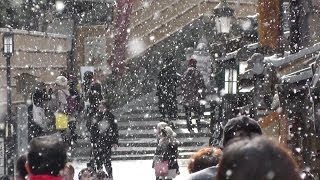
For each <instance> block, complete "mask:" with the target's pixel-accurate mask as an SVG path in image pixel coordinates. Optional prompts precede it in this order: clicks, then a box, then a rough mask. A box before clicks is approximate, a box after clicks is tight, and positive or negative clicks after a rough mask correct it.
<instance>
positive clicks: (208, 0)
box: [125, 0, 254, 62]
mask: <svg viewBox="0 0 320 180" xmlns="http://www.w3.org/2000/svg"><path fill="white" fill-rule="evenodd" d="M178 1H180V0H178ZM178 1H177V2H178ZM219 2H220V1H219V0H200V2H198V3H197V4H194V5H192V6H191V7H189V8H187V9H186V10H184V11H182V12H181V13H179V14H177V15H175V16H173V17H171V18H169V19H168V20H167V21H165V22H163V23H162V24H160V25H158V26H156V27H155V28H153V29H152V30H150V31H149V32H148V33H146V34H144V35H142V36H141V37H140V38H141V39H144V38H145V37H147V36H150V35H151V34H152V33H154V31H156V30H158V29H160V28H161V27H163V26H166V25H167V24H168V23H170V22H171V21H173V20H175V19H177V18H179V17H180V16H182V15H183V14H185V13H187V12H188V11H190V10H192V9H194V8H195V7H200V6H201V5H202V4H203V3H219ZM228 3H230V4H235V3H236V2H234V1H228ZM172 4H174V3H172ZM240 4H248V5H253V4H254V3H253V2H240ZM166 8H167V7H166ZM166 8H164V9H163V10H165V9H166ZM202 15H203V14H199V17H200V16H202ZM151 17H153V15H152V16H150V17H149V18H151ZM149 18H148V19H149ZM148 19H146V20H148ZM194 20H195V19H191V20H190V22H192V21H194ZM143 22H145V21H141V22H140V24H142V23H143ZM190 22H189V23H190ZM135 26H136V24H135ZM180 29H181V28H178V29H176V30H175V31H173V32H171V33H170V34H168V36H170V35H172V34H174V33H175V32H177V31H178V30H180ZM168 36H164V37H162V38H160V39H158V40H156V41H155V42H153V43H151V44H150V45H148V46H147V47H146V48H145V50H144V51H143V52H145V51H146V50H147V49H150V48H151V47H153V46H154V45H156V44H157V43H158V42H160V41H162V40H164V39H165V38H167V37H168ZM134 57H136V56H133V57H129V58H127V59H126V60H125V62H127V61H130V60H131V59H133V58H134Z"/></svg>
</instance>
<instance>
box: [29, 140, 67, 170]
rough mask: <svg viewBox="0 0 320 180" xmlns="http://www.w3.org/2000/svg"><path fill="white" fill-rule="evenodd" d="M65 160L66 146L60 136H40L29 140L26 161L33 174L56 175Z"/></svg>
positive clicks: (63, 165)
mask: <svg viewBox="0 0 320 180" xmlns="http://www.w3.org/2000/svg"><path fill="white" fill-rule="evenodd" d="M66 162H67V153H66V148H65V144H64V143H63V142H62V140H61V139H60V138H58V137H54V136H40V137H36V138H33V139H32V140H31V142H30V149H29V152H28V155H27V163H28V165H29V169H30V171H31V173H32V174H33V175H52V176H58V175H59V171H60V170H62V169H63V168H64V167H65V164H66Z"/></svg>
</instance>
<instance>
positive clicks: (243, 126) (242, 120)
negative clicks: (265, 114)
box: [222, 116, 262, 146]
mask: <svg viewBox="0 0 320 180" xmlns="http://www.w3.org/2000/svg"><path fill="white" fill-rule="evenodd" d="M257 135H262V129H261V127H260V125H259V124H258V122H257V121H255V120H254V119H251V118H250V117H248V116H238V117H235V118H232V119H230V120H229V121H228V122H227V124H226V125H225V127H224V129H223V137H222V145H223V146H226V145H227V144H230V141H231V140H233V141H234V140H235V139H241V138H243V137H244V138H246V137H253V136H257Z"/></svg>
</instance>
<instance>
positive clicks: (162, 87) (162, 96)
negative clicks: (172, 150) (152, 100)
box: [156, 59, 180, 126]
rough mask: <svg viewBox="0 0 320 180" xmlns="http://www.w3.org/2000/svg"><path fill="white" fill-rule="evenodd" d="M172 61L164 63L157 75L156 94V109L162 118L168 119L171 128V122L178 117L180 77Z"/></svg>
mask: <svg viewBox="0 0 320 180" xmlns="http://www.w3.org/2000/svg"><path fill="white" fill-rule="evenodd" d="M172 61H173V60H172V59H168V60H166V61H165V65H164V67H163V69H162V70H161V71H160V73H159V75H158V85H157V93H156V95H157V96H158V107H159V111H160V113H161V115H162V118H163V119H165V118H168V121H167V123H168V124H169V125H171V126H173V122H172V121H173V120H175V119H176V118H177V116H178V106H177V92H176V88H177V86H178V80H179V79H180V75H179V74H178V73H177V71H176V68H175V66H174V64H173V62H172Z"/></svg>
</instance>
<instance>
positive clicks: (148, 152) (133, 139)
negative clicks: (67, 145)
mask: <svg viewBox="0 0 320 180" xmlns="http://www.w3.org/2000/svg"><path fill="white" fill-rule="evenodd" d="M114 114H115V115H116V118H117V121H118V127H119V136H120V139H119V147H118V149H117V151H113V156H112V158H113V159H114V160H137V159H152V158H153V154H154V151H155V148H156V145H157V142H156V136H155V128H156V125H157V123H158V122H159V121H160V120H161V117H160V114H159V113H158V108H157V98H156V96H155V93H154V92H152V93H150V94H147V95H145V96H144V97H141V98H138V99H136V100H134V101H132V102H130V103H128V104H126V105H125V106H124V107H122V108H119V109H117V110H114ZM178 115H179V117H178V119H177V120H176V121H175V124H176V127H177V128H176V129H174V131H175V132H176V133H177V139H178V140H179V142H180V143H181V145H180V146H179V155H180V158H182V159H188V158H189V157H190V155H191V154H192V153H193V152H195V151H197V150H198V149H200V148H201V147H203V146H207V145H208V142H209V116H210V113H209V112H206V113H205V117H204V118H203V119H201V124H202V129H201V132H197V130H196V128H195V132H193V133H190V132H189V131H188V130H187V125H186V121H185V114H184V113H183V110H182V106H181V105H179V114H178ZM83 131H85V129H83V130H82V132H83ZM90 152H91V145H90V142H89V138H88V137H85V138H82V139H80V140H79V142H78V143H77V144H76V145H75V148H74V150H73V151H72V152H71V155H72V158H75V159H83V160H88V159H89V157H90Z"/></svg>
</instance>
